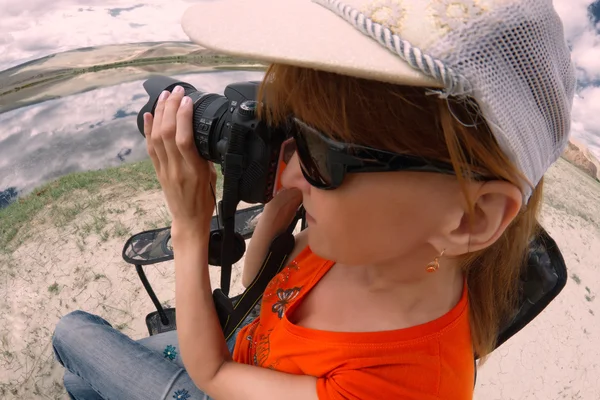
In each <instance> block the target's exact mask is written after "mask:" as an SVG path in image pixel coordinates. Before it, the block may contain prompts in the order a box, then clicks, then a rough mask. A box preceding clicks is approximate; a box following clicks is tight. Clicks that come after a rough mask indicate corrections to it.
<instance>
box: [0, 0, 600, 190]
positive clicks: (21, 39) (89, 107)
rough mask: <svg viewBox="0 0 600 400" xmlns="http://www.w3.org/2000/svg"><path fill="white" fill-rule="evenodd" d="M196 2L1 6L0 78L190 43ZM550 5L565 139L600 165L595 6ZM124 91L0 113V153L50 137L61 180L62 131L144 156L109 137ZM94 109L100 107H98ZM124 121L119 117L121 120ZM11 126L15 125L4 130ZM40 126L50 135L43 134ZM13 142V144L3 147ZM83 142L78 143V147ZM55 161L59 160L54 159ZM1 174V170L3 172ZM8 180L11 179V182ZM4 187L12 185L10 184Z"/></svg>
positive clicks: (599, 18)
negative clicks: (65, 59)
mask: <svg viewBox="0 0 600 400" xmlns="http://www.w3.org/2000/svg"><path fill="white" fill-rule="evenodd" d="M202 1H219V0H170V1H168V2H167V1H164V0H141V1H135V0H86V1H84V0H54V1H48V0H0V71H1V70H4V69H7V68H10V67H13V66H16V65H19V64H21V63H23V62H26V61H30V60H34V59H37V58H40V57H43V56H47V55H51V54H54V53H58V52H62V51H67V50H73V49H78V48H82V47H89V46H100V45H107V44H118V43H136V42H160V41H188V37H187V36H186V35H185V33H184V32H183V30H182V28H181V25H180V20H181V16H182V15H183V12H184V10H185V9H186V8H188V7H189V6H190V5H191V4H193V3H198V2H202ZM248 1H251V0H248ZM554 5H555V8H556V10H557V12H558V14H559V15H560V17H561V19H562V21H563V24H564V30H565V35H566V38H567V41H568V43H569V46H570V48H571V50H572V58H573V61H574V63H575V66H576V69H577V78H578V90H577V95H576V97H575V99H574V104H573V112H572V130H571V133H572V135H573V136H574V137H576V138H577V139H579V140H580V141H581V142H583V143H584V144H586V145H587V146H588V147H589V148H590V149H591V150H592V152H594V153H595V154H596V156H598V157H599V158H600V0H597V1H595V2H593V1H592V0H554ZM198 23H202V20H201V19H199V21H198ZM223 77H226V75H223ZM196 79H197V78H196ZM201 82H202V84H203V85H206V84H207V83H206V81H203V80H201ZM224 85H225V82H224V81H222V80H218V84H216V86H219V87H220V88H221V89H222V87H224ZM138 86H139V85H138ZM1 87H2V82H0V89H1ZM123 88H124V90H121V91H116V90H117V88H113V89H106V90H100V91H95V92H94V94H92V93H89V94H82V95H80V96H82V97H81V98H78V100H77V102H76V104H77V107H79V108H81V110H73V109H72V107H73V104H74V102H73V101H71V102H70V103H69V106H68V107H67V106H66V103H64V101H61V100H56V101H50V102H47V104H44V105H43V106H36V107H27V108H24V109H21V110H15V112H13V113H6V114H4V115H3V114H0V121H2V124H1V125H0V126H2V127H3V128H2V129H0V141H3V140H4V142H3V146H4V149H0V151H2V150H5V151H6V150H8V148H9V147H10V148H11V151H12V152H14V151H17V149H18V148H20V149H23V150H25V149H28V150H27V153H28V154H31V155H32V156H33V155H38V156H39V157H41V155H42V154H50V153H49V152H47V150H49V149H48V148H45V149H44V150H45V151H44V152H43V153H42V149H43V146H42V143H44V140H40V139H42V138H49V137H51V136H54V139H55V141H54V142H53V143H55V144H54V146H58V147H56V148H55V149H54V150H53V151H55V152H57V153H55V157H54V158H55V159H54V160H53V161H52V162H53V163H55V164H56V163H61V162H62V163H64V164H65V165H63V166H57V169H59V170H61V171H62V172H63V173H64V172H66V171H68V170H69V168H75V167H71V166H69V165H67V164H68V163H67V162H66V161H65V160H66V159H67V158H69V159H71V161H73V162H74V161H75V160H74V158H76V157H73V155H70V156H69V157H67V156H66V155H67V153H64V152H65V151H67V150H68V149H69V148H70V149H71V151H73V147H72V146H71V145H70V144H72V141H70V140H69V139H68V136H65V139H64V140H62V139H61V140H57V137H60V135H61V132H67V131H69V132H78V131H80V130H84V131H86V132H88V134H82V136H81V138H80V139H81V140H84V139H83V138H87V137H91V136H90V133H89V132H91V131H93V130H98V129H100V130H102V129H104V130H105V131H106V134H105V135H98V134H95V135H94V137H96V138H99V137H103V138H104V139H102V140H104V141H106V142H107V143H108V141H109V138H110V139H111V140H113V141H112V142H110V143H112V145H111V149H110V152H108V153H107V154H109V155H110V157H117V158H119V155H123V154H124V153H122V150H123V151H126V152H127V151H129V153H127V154H126V156H127V157H128V158H137V157H142V154H141V153H140V154H137V153H136V150H127V149H136V148H137V147H139V146H137V147H136V143H134V142H135V141H136V140H139V138H137V137H135V133H132V134H133V135H134V136H133V137H135V139H132V136H122V137H121V138H120V139H117V138H115V137H112V136H110V134H109V133H108V132H109V131H121V129H116V130H115V129H114V128H115V126H116V125H118V124H124V125H123V128H122V129H128V131H131V130H132V129H131V128H132V127H131V126H129V125H131V118H132V117H131V115H132V113H133V112H134V110H135V109H136V107H138V106H140V104H138V103H140V100H136V99H135V98H134V97H135V94H136V93H138V92H139V91H140V88H139V87H137V86H135V84H132V85H130V86H123ZM125 89H126V90H125ZM204 89H207V87H204ZM215 89H216V87H215ZM115 93H126V94H127V96H133V97H132V98H131V99H129V100H128V99H121V100H118V99H119V97H118V96H117V95H116V94H115ZM138 94H139V93H138ZM115 96H116V97H115ZM115 101H117V102H115ZM118 101H121V102H120V103H119V102H118ZM113 103H114V104H113ZM99 104H102V106H101V107H100V106H99ZM123 104H128V106H127V107H129V108H130V109H128V110H121V108H123ZM119 110H121V111H123V112H122V113H120V114H119V113H118V111H119ZM17 111H18V112H17ZM75 111H76V112H75ZM70 115H71V116H72V115H79V116H81V115H88V116H89V117H90V118H89V121H87V122H86V121H84V122H85V124H84V123H83V122H82V121H77V123H78V124H80V126H79V125H78V126H77V127H75V126H70V124H73V123H75V122H74V120H73V118H71V119H69V118H68V116H70ZM122 116H124V117H125V118H121V117H122ZM25 117H27V120H28V121H29V120H31V121H38V123H37V124H33V125H30V126H29V128H28V132H29V135H26V136H27V137H28V138H29V139H28V141H27V143H24V142H23V143H21V144H18V143H17V142H18V141H21V142H22V141H23V140H25V138H24V137H21V138H20V139H19V138H18V136H19V132H21V131H19V130H20V129H23V127H22V126H21V125H22V124H17V121H18V120H19V121H22V120H23V118H25ZM61 118H64V119H61ZM79 118H80V117H79ZM11 120H12V121H13V122H14V123H13V124H11V123H10V121H11ZM44 121H46V123H44ZM99 121H104V124H105V125H111V124H112V127H113V129H112V130H110V129H107V127H106V126H105V127H104V128H102V127H101V126H96V125H95V124H96V123H99ZM88 122H89V123H88ZM44 126H45V127H47V128H49V129H44ZM50 126H52V128H50ZM15 129H16V130H17V131H19V132H17V131H15ZM133 130H135V129H133ZM36 135H38V136H37V138H36ZM57 135H58V136H57ZM124 137H127V138H128V139H124ZM8 139H10V140H8ZM32 139H33V140H32ZM7 140H8V142H7ZM86 140H87V139H86ZM95 140H100V139H95ZM124 140H128V142H124ZM36 141H37V142H36ZM12 142H14V143H13V145H10V146H9V144H10V143H12ZM86 143H87V142H85V143H80V147H79V148H81V146H84V145H86ZM15 146H17V147H15ZM36 146H37V147H36ZM89 146H91V147H90V152H91V153H93V152H94V151H96V150H93V149H92V147H93V148H97V149H100V148H101V147H102V146H101V144H100V143H95V144H94V143H91V142H90V143H89ZM60 149H63V150H60ZM97 151H98V152H99V151H100V150H97ZM61 154H63V155H62V156H60V155H61ZM71 154H72V153H71ZM5 156H6V153H5ZM79 158H80V159H79V162H80V163H88V164H90V165H88V166H86V169H93V167H94V165H92V164H93V162H94V161H93V157H92V158H89V157H88V156H84V155H83V154H82V155H81V157H79ZM33 160H34V158H32V159H31V170H32V171H33V169H34V167H33V165H34V161H33ZM6 161H7V159H6V158H5V159H4V162H3V157H2V156H0V171H1V172H2V173H0V190H2V189H3V186H4V185H2V182H1V181H2V180H6V179H9V177H8V176H7V175H5V174H6V173H7V170H6V169H5V168H6V167H7V165H6ZM38 162H39V160H38ZM38 165H39V164H38ZM3 167H4V171H2V169H3ZM88 167H89V168H88ZM18 169H19V170H20V171H21V172H15V171H17V170H16V169H13V170H12V172H10V174H15V173H19V174H22V175H21V176H19V177H18V179H17V180H18V181H20V182H21V185H17V186H18V187H21V188H22V187H23V185H25V186H28V185H31V184H33V181H31V182H28V178H27V172H26V171H27V170H29V169H28V168H25V166H24V165H20V166H19V168H18ZM13 178H17V177H16V176H13ZM9 180H11V181H14V179H9Z"/></svg>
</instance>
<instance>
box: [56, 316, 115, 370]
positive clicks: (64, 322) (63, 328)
mask: <svg viewBox="0 0 600 400" xmlns="http://www.w3.org/2000/svg"><path fill="white" fill-rule="evenodd" d="M99 324H101V325H105V324H106V325H109V324H108V322H106V321H105V320H103V319H102V318H100V317H98V316H96V315H93V314H90V313H88V312H85V311H81V310H77V311H73V312H70V313H69V314H66V315H65V316H63V317H62V318H61V319H60V320H59V321H58V323H57V324H56V327H55V328H54V333H53V334H52V347H53V348H54V354H55V355H56V357H57V359H58V361H59V362H60V363H61V364H63V363H62V360H61V356H60V353H61V350H63V349H64V346H67V347H71V346H76V344H77V343H76V342H77V341H78V340H85V339H86V336H87V334H86V332H87V329H86V328H87V327H92V326H97V325H99ZM63 365H64V364H63Z"/></svg>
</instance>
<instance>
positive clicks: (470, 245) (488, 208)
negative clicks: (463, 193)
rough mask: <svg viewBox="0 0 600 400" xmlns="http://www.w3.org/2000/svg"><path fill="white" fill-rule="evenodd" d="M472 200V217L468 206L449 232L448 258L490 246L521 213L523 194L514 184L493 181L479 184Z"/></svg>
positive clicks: (447, 237) (472, 193)
mask: <svg viewBox="0 0 600 400" xmlns="http://www.w3.org/2000/svg"><path fill="white" fill-rule="evenodd" d="M471 201H472V202H473V205H474V212H473V214H469V209H468V206H467V205H466V204H465V207H464V209H463V210H462V211H463V212H462V215H461V216H460V222H458V224H457V226H456V225H455V228H454V229H451V230H449V231H447V236H446V240H448V251H447V254H448V255H460V254H465V253H470V252H474V251H478V250H482V249H485V248H487V247H489V246H491V245H492V244H493V243H494V242H496V240H498V238H499V237H500V236H502V234H503V233H504V231H505V230H506V228H507V227H508V225H509V224H510V223H511V222H512V221H513V220H514V218H515V217H516V216H517V214H518V213H519V210H520V209H521V206H522V204H523V195H522V193H521V191H520V190H519V188H518V187H516V186H515V185H513V184H512V183H509V182H504V181H490V182H485V183H483V184H481V185H478V186H477V188H476V189H475V190H474V191H472V192H471ZM455 221H456V220H455Z"/></svg>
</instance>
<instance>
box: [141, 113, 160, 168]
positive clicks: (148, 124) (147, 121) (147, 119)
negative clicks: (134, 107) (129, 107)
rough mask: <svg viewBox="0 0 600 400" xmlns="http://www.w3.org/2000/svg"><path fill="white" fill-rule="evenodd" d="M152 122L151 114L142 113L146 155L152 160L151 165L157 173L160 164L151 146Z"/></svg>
mask: <svg viewBox="0 0 600 400" xmlns="http://www.w3.org/2000/svg"><path fill="white" fill-rule="evenodd" d="M153 120H154V119H153V117H152V114H150V113H144V134H145V135H146V148H147V149H148V155H149V156H150V159H151V160H152V165H154V169H155V170H156V171H157V172H158V168H159V167H160V164H159V163H158V158H157V156H156V152H155V151H154V146H153V145H152V123H153Z"/></svg>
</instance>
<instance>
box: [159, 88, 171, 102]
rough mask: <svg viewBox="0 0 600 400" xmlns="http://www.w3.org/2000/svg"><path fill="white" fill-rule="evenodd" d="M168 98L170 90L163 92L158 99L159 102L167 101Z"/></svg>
mask: <svg viewBox="0 0 600 400" xmlns="http://www.w3.org/2000/svg"><path fill="white" fill-rule="evenodd" d="M168 96H169V91H168V90H163V92H162V93H161V94H160V97H159V98H158V99H159V100H165V99H166V98H167V97H168Z"/></svg>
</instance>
